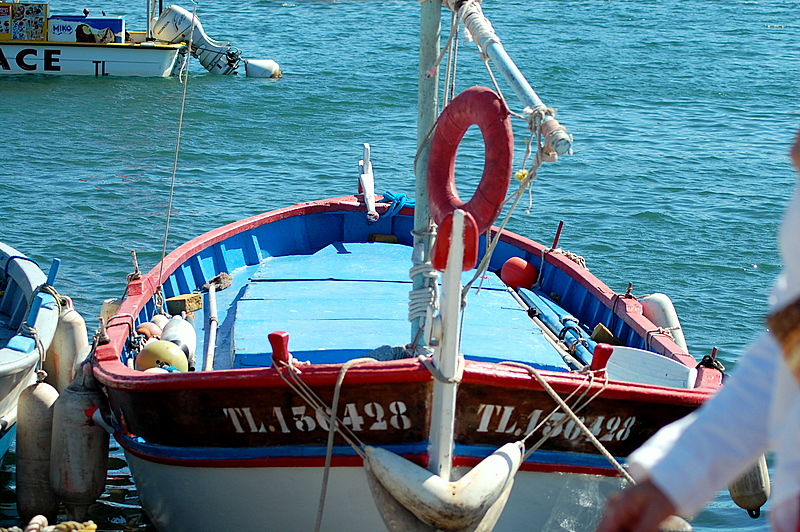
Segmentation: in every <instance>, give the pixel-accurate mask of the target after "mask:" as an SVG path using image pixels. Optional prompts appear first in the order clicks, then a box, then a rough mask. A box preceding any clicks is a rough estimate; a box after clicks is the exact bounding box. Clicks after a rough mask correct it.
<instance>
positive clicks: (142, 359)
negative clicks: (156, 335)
mask: <svg viewBox="0 0 800 532" xmlns="http://www.w3.org/2000/svg"><path fill="white" fill-rule="evenodd" d="M165 366H172V367H173V368H175V369H177V370H178V371H180V372H184V373H185V372H187V371H189V362H188V360H187V359H186V355H185V354H184V352H183V349H181V348H180V347H179V346H178V345H177V344H174V343H172V342H170V341H168V340H150V341H149V342H148V343H147V345H145V346H144V347H143V348H142V350H141V351H140V352H139V354H138V355H137V356H136V369H138V370H139V371H144V370H146V369H150V368H161V367H165Z"/></svg>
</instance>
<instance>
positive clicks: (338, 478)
mask: <svg viewBox="0 0 800 532" xmlns="http://www.w3.org/2000/svg"><path fill="white" fill-rule="evenodd" d="M126 455H127V458H128V464H129V466H130V469H131V472H132V473H133V477H134V480H135V481H136V486H137V489H138V490H139V497H140V498H141V501H142V504H143V506H144V507H145V508H147V514H148V516H149V517H150V519H151V520H152V521H153V523H154V524H155V525H156V527H157V528H158V529H159V530H160V531H161V532H184V531H186V532H189V531H191V532H196V531H197V530H264V531H272V530H274V531H281V532H290V531H293V530H296V531H303V532H307V531H309V530H314V527H315V524H316V519H317V512H318V508H319V493H320V488H321V485H322V473H323V469H322V468H321V467H248V468H230V467H219V468H216V467H184V466H175V465H166V464H159V463H154V462H151V461H148V460H144V459H142V458H139V457H137V456H134V455H133V454H131V453H126ZM465 472H466V470H464V471H461V473H465ZM621 482H622V481H621V479H620V478H618V477H607V476H600V475H586V474H571V473H570V474H567V473H541V472H532V471H519V472H518V473H517V475H516V478H515V482H514V488H513V490H512V492H511V496H510V497H509V500H508V503H507V505H506V508H505V510H504V512H503V514H502V516H501V517H500V520H499V522H498V524H497V526H496V527H495V530H496V531H515V532H518V531H520V530H527V531H547V530H553V531H555V530H558V531H565V530H572V531H576V532H577V531H584V530H592V529H593V528H594V525H595V524H596V523H597V521H598V520H599V518H600V514H601V512H602V509H603V504H604V501H605V499H606V498H607V497H608V495H609V493H610V492H611V491H614V490H616V489H619V487H620V485H621ZM198 486H202V488H201V489H197V487H198ZM385 529H386V527H385V525H384V524H383V520H382V519H381V516H380V514H379V513H378V510H377V508H376V506H375V503H374V502H373V498H372V493H371V492H370V489H369V485H368V482H367V477H366V474H365V472H364V469H363V468H362V467H333V468H331V471H330V478H329V481H328V490H327V498H326V501H325V511H324V518H323V521H322V530H327V531H332V532H338V531H342V530H347V531H348V532H359V531H363V532H376V531H380V530H385Z"/></svg>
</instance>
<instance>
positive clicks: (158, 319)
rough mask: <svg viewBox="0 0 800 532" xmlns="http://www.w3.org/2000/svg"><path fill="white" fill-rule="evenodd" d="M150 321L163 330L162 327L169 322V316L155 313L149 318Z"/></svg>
mask: <svg viewBox="0 0 800 532" xmlns="http://www.w3.org/2000/svg"><path fill="white" fill-rule="evenodd" d="M150 321H151V322H152V323H155V324H156V325H158V326H159V327H161V329H162V332H163V329H164V327H166V326H167V323H169V316H167V315H166V314H155V315H154V316H153V317H152V318H150Z"/></svg>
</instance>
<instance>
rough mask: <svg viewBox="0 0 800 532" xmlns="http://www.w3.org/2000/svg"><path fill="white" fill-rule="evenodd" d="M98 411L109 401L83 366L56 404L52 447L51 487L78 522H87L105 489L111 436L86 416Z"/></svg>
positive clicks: (89, 369)
mask: <svg viewBox="0 0 800 532" xmlns="http://www.w3.org/2000/svg"><path fill="white" fill-rule="evenodd" d="M97 408H106V397H105V395H104V394H103V392H102V391H101V390H100V388H99V386H98V385H97V382H96V381H95V380H94V375H92V367H91V365H90V364H84V365H83V366H81V370H80V372H79V373H78V375H76V376H75V380H73V381H72V383H71V384H70V385H69V386H67V388H66V389H65V390H64V392H63V393H62V394H61V395H60V396H59V398H58V399H57V400H56V402H55V406H54V409H53V436H52V438H51V444H50V445H51V448H50V485H51V486H52V488H53V491H54V492H55V494H56V496H57V497H58V498H59V499H60V500H61V502H63V503H64V507H65V508H66V509H67V517H68V518H69V519H73V520H75V521H85V520H86V516H87V515H88V512H89V506H90V505H91V504H92V503H93V502H95V501H96V500H97V498H98V497H99V496H100V495H102V493H103V490H104V488H105V481H106V470H107V466H108V436H109V435H108V432H107V431H106V429H105V428H103V426H102V425H100V424H99V423H97V422H95V421H94V420H93V419H91V417H89V415H87V413H86V412H87V411H89V412H94V411H95V409H97Z"/></svg>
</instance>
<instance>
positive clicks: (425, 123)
mask: <svg viewBox="0 0 800 532" xmlns="http://www.w3.org/2000/svg"><path fill="white" fill-rule="evenodd" d="M445 7H447V8H448V9H449V10H451V12H452V13H451V14H452V18H451V19H450V20H451V21H452V27H451V37H452V38H451V39H449V40H448V44H447V45H446V48H447V49H448V50H451V53H450V54H449V55H448V60H449V58H452V57H454V56H455V55H456V54H455V53H452V49H450V46H451V44H453V42H454V41H457V38H456V36H457V34H458V32H459V27H460V25H461V24H463V25H464V26H465V27H466V30H467V32H468V33H469V34H470V36H471V41H472V42H474V43H476V45H477V47H478V48H479V51H480V57H481V58H482V59H483V60H484V61H486V62H487V63H488V62H491V64H492V65H493V67H494V68H495V69H496V70H497V73H498V75H499V76H500V77H502V78H503V79H504V80H505V81H506V82H507V83H508V85H509V86H510V87H511V88H512V91H511V92H513V93H514V95H515V96H516V99H517V100H518V101H515V103H513V104H512V103H511V102H510V101H509V100H508V99H506V98H505V97H503V96H502V94H501V92H502V91H500V90H499V89H498V87H497V86H496V85H495V86H493V87H492V88H487V87H482V86H475V87H469V88H465V89H463V90H462V91H460V92H459V94H458V95H457V96H454V97H452V98H450V97H449V96H443V97H442V101H443V105H442V106H441V108H440V105H439V94H440V89H441V87H440V86H439V70H442V71H446V72H447V77H448V82H449V77H450V76H451V75H453V76H454V75H455V74H454V72H455V69H454V68H450V67H449V66H448V67H444V66H442V67H441V68H440V66H439V64H440V63H439V62H440V61H441V60H442V59H443V57H444V56H445V55H447V54H445V53H442V51H441V50H440V44H439V43H440V24H441V20H442V4H441V3H439V2H437V1H434V0H428V1H426V2H422V3H421V5H420V9H421V20H420V28H421V32H420V77H419V93H418V102H419V103H418V105H419V111H418V112H419V129H418V131H419V140H418V147H419V151H418V153H417V157H416V160H415V162H416V167H415V169H414V170H415V174H416V188H415V198H414V202H413V205H412V204H411V202H409V201H407V198H405V197H403V196H400V195H393V194H388V193H387V194H384V195H381V194H376V193H375V180H374V175H373V170H372V163H371V153H370V147H369V145H368V144H364V145H363V146H360V147H358V148H357V149H358V150H359V151H358V152H356V150H355V149H354V152H355V153H354V163H355V161H356V160H358V172H355V171H354V172H353V174H354V175H353V177H354V180H355V178H357V179H358V182H359V190H358V193H356V194H352V195H347V196H343V197H338V198H329V199H309V201H307V202H304V203H300V204H297V205H293V206H287V207H285V208H280V209H277V210H274V211H269V212H265V213H263V214H259V215H256V216H252V217H249V218H245V219H243V220H239V221H236V222H233V223H230V224H227V225H223V226H221V227H219V228H216V229H214V230H212V231H210V232H208V233H206V234H203V235H201V236H198V237H196V238H194V239H192V240H190V241H188V242H186V243H184V244H182V245H180V246H179V247H178V248H177V249H175V250H174V251H172V252H170V253H169V254H166V256H164V257H163V258H162V260H161V261H160V263H159V264H157V265H155V266H154V267H153V268H152V269H151V270H150V271H149V272H147V273H142V272H140V271H139V269H138V265H137V266H136V268H135V271H134V272H133V273H132V274H130V275H129V276H128V277H127V279H126V286H125V294H124V297H123V298H121V299H120V300H109V301H108V302H107V304H106V305H104V311H103V316H104V320H103V324H102V327H101V329H100V330H98V332H97V333H96V335H95V345H94V347H93V349H92V353H91V355H90V357H89V360H88V363H90V364H91V368H92V370H93V378H94V379H96V382H97V383H98V384H99V385H100V386H101V387H102V389H103V391H104V393H105V395H106V396H107V400H108V409H107V411H106V412H105V415H104V423H105V424H107V425H108V426H109V427H111V430H112V431H113V435H114V437H115V438H116V440H117V441H118V442H119V444H120V445H121V447H122V448H123V449H124V451H125V454H126V457H127V460H128V464H129V467H130V469H131V472H132V474H133V477H134V480H135V482H136V486H137V490H138V492H139V496H140V500H141V503H142V506H143V508H144V509H145V511H146V512H147V514H148V516H149V517H150V518H151V520H152V521H153V523H154V524H155V526H156V527H157V528H158V529H159V530H160V531H161V532H181V531H196V530H215V529H224V530H236V529H239V528H241V529H246V528H252V526H253V523H256V522H263V521H265V520H266V524H265V525H264V529H267V530H276V531H277V530H280V531H286V530H298V531H306V530H332V531H336V530H352V531H361V530H363V531H374V530H380V529H384V528H385V529H388V530H393V531H394V530H396V531H409V530H421V531H422V530H481V531H482V530H486V531H488V530H498V531H503V530H508V531H517V530H550V529H553V528H554V527H555V524H556V523H558V525H559V527H561V528H560V529H565V530H574V531H583V530H591V529H592V527H593V526H594V525H595V524H596V522H597V521H598V519H599V517H600V514H601V512H602V509H603V505H604V502H605V499H606V498H607V496H608V495H609V493H610V492H611V491H613V490H615V489H618V488H619V487H620V486H622V485H624V484H625V483H626V482H628V481H630V477H628V476H627V473H626V471H625V469H624V463H625V458H626V457H627V456H628V455H629V454H630V453H631V452H632V451H633V450H634V449H636V448H637V447H638V446H640V445H641V444H642V443H643V442H644V441H645V440H646V439H647V438H649V437H650V436H651V435H653V434H654V433H655V432H656V431H657V430H659V429H660V428H661V427H663V426H664V425H666V424H669V423H671V422H673V421H676V420H678V419H680V418H681V417H683V416H685V415H687V414H689V413H690V412H692V411H693V410H694V409H695V408H697V407H698V406H700V405H701V404H702V403H703V402H704V401H705V400H706V399H707V398H708V397H710V395H711V394H713V393H714V392H715V391H716V390H717V389H718V388H719V387H720V386H721V384H722V377H723V375H722V372H721V371H720V369H719V367H718V365H715V363H714V360H713V358H712V357H708V358H707V359H706V360H705V361H698V360H697V359H696V358H695V357H694V356H692V355H691V354H690V353H689V350H688V347H687V345H686V342H685V340H684V339H683V336H682V333H681V332H680V321H679V320H678V318H677V313H676V312H675V309H674V307H673V305H672V302H671V301H670V300H669V298H667V297H666V296H664V295H663V294H650V295H648V296H644V297H636V296H635V295H634V293H633V289H632V287H631V288H629V289H628V290H627V291H626V292H625V293H617V292H615V291H613V290H611V289H610V288H609V287H608V286H607V285H606V284H605V283H603V282H602V281H601V280H600V279H598V278H597V277H596V276H595V275H594V274H593V273H592V272H591V271H590V270H589V267H587V262H589V263H590V262H591V261H590V260H589V261H587V260H586V259H584V258H583V257H581V256H579V255H577V254H576V253H572V252H569V251H566V250H564V249H562V248H561V247H559V242H560V235H561V231H562V230H561V228H560V227H559V228H558V229H557V230H556V231H555V233H556V236H555V237H554V239H553V241H552V244H549V243H548V244H543V243H540V242H536V241H533V240H531V239H529V238H526V237H525V236H523V235H519V234H516V233H514V232H512V231H510V230H508V229H506V226H507V223H508V220H509V218H510V216H511V213H512V212H514V209H515V208H516V206H517V204H518V202H519V201H520V199H521V198H522V197H523V195H524V194H525V193H526V191H527V189H528V187H529V186H530V185H531V184H532V182H533V180H534V179H535V178H536V176H537V172H539V170H540V169H541V167H542V165H543V164H544V163H546V162H551V161H554V160H556V159H558V157H561V156H566V155H568V154H569V153H570V150H571V145H572V137H571V136H570V135H569V134H567V132H566V128H565V127H564V126H562V125H561V124H560V123H559V121H558V120H556V117H555V111H554V110H553V109H551V108H549V107H547V106H546V105H544V104H543V103H542V102H541V100H540V99H539V98H538V96H537V95H536V93H535V92H534V91H533V89H532V88H531V87H530V85H529V84H528V82H527V81H526V80H525V78H524V77H523V76H522V74H521V73H520V72H519V70H518V69H517V67H516V66H515V65H514V64H513V62H512V61H511V60H510V58H509V57H508V55H507V54H506V52H505V50H504V48H503V47H502V45H501V44H500V40H499V38H498V37H497V35H495V33H494V30H493V29H492V27H491V25H490V24H489V22H488V19H487V18H486V17H485V15H484V14H483V12H482V10H481V7H480V4H479V3H478V2H453V3H446V4H445ZM460 55H461V56H464V55H466V54H464V53H461V54H460ZM449 89H450V86H448V89H447V90H445V91H444V93H445V94H447V93H450V92H452V93H453V94H455V91H450V90H449ZM509 94H510V93H509ZM444 102H446V103H444ZM512 107H513V108H519V109H518V110H517V111H513V112H512V110H511V108H512ZM512 118H515V119H516V118H521V119H522V124H524V127H526V128H528V129H527V133H526V140H527V141H528V142H529V143H530V144H529V145H530V148H531V153H529V154H528V155H529V156H528V155H526V156H524V157H523V158H522V160H523V162H522V164H517V165H516V166H515V164H514V162H513V153H514V131H513V128H512V126H511V120H512ZM473 126H477V127H478V128H479V129H480V131H481V137H482V141H483V145H484V167H483V174H482V177H481V179H480V183H479V184H478V186H477V188H476V191H475V194H474V196H473V197H472V198H471V199H470V200H469V201H462V200H461V199H460V198H459V195H458V192H457V188H456V185H455V175H454V174H455V166H456V165H455V159H456V152H457V150H458V148H459V145H460V144H461V142H462V139H463V138H464V136H465V134H466V132H467V130H468V129H469V128H470V127H473ZM355 167H356V165H355V164H354V169H355ZM515 168H516V170H515ZM512 176H514V177H516V178H517V179H518V182H517V187H516V190H511V191H509V187H510V184H511V182H512ZM512 188H513V187H512ZM353 192H355V190H354V191H353Z"/></svg>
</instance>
